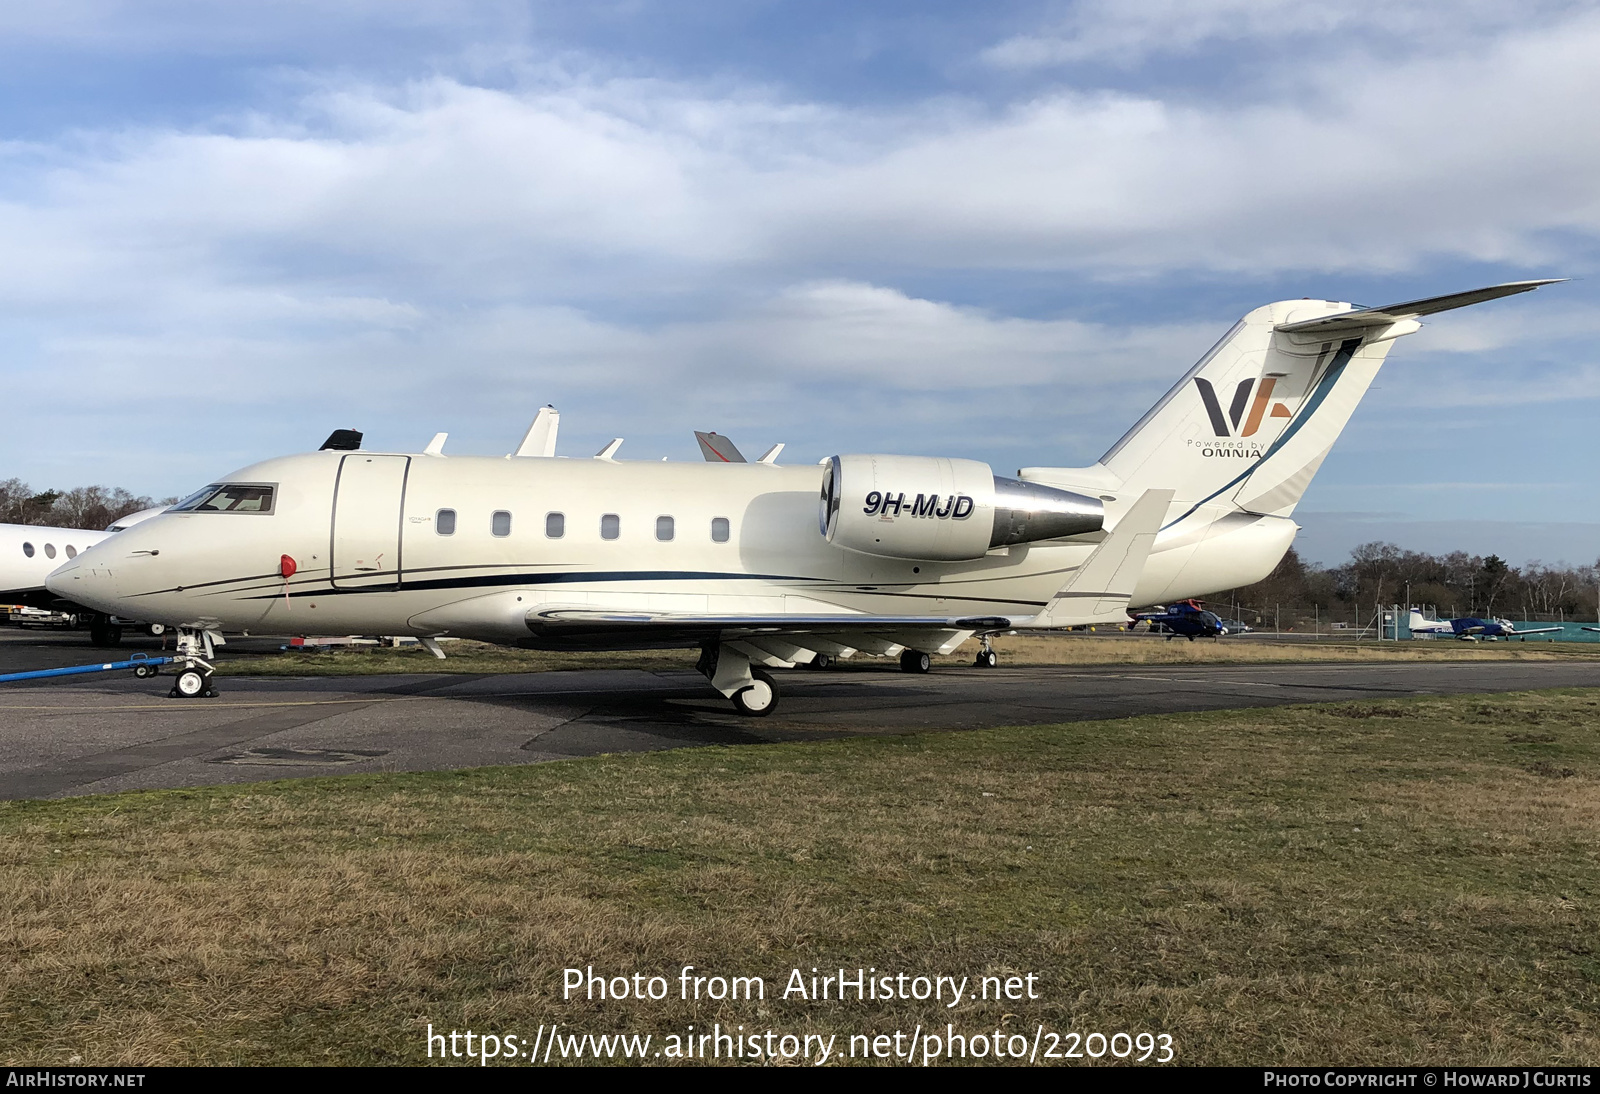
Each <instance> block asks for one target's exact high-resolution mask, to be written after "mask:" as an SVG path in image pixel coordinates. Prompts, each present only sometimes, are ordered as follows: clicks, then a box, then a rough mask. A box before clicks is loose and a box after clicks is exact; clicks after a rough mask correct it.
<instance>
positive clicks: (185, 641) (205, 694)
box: [167, 627, 222, 699]
mask: <svg viewBox="0 0 1600 1094" xmlns="http://www.w3.org/2000/svg"><path fill="white" fill-rule="evenodd" d="M213 633H214V632H212V631H206V630H198V629H196V628H194V627H179V628H178V648H177V658H176V659H177V660H181V661H182V662H183V668H181V669H179V670H178V675H177V678H176V679H175V680H173V682H172V690H171V691H169V692H168V693H167V696H168V697H169V698H172V699H215V698H216V697H217V689H216V688H214V687H212V686H211V676H212V674H213V673H215V672H216V666H214V665H213V664H212V663H211V659H212V658H214V657H215V656H216V653H215V651H214V650H213V649H212V638H213ZM215 638H216V640H217V641H218V642H220V641H221V640H222V635H220V634H216V635H215Z"/></svg>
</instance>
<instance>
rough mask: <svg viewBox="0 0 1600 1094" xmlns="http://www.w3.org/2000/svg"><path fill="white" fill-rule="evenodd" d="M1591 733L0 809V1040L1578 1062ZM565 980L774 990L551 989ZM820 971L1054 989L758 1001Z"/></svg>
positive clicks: (411, 1054) (742, 768) (1094, 726)
mask: <svg viewBox="0 0 1600 1094" xmlns="http://www.w3.org/2000/svg"><path fill="white" fill-rule="evenodd" d="M1597 726H1600V690H1568V691H1556V692H1539V693H1525V694H1515V695H1496V696H1492V697H1462V698H1448V699H1445V698H1428V699H1418V700H1403V701H1394V702H1380V703H1362V704H1354V705H1352V704H1342V705H1330V706H1314V707H1299V708H1275V709H1271V710H1253V711H1244V712H1220V713H1209V714H1195V715H1175V716H1164V717H1148V718H1136V719H1129V720H1121V721H1107V722H1089V723H1077V724H1072V725H1066V726H1045V727H1033V728H1026V729H1000V730H986V731H979V732H969V733H946V734H935V735H925V736H908V737H878V738H859V739H850V740H838V741H828V742H820V743H812V744H800V745H767V746H752V747H727V748H701V749H693V750H684V751H677V752H667V753H656V754H648V755H626V756H603V757H598V758H594V759H584V760H573V761H570V762H564V763H556V764H544V765H537V766H527V767H517V768H495V769H484V770H478V771H465V772H455V773H434V774H418V775H386V776H352V777H346V778H339V779H327V780H309V779H308V780H297V781H290V782H282V783H273V784H260V783H257V784H251V785H248V786H240V787H235V788H211V789H201V790H186V791H166V792H154V793H133V794H122V795H116V796H108V797H101V798H76V799H70V800H65V801H56V802H9V803H0V942H3V945H4V953H5V954H6V960H5V961H4V962H3V963H0V1058H3V1059H4V1060H5V1062H6V1063H8V1064H27V1065H41V1064H60V1063H66V1062H68V1061H69V1060H72V1059H73V1058H74V1057H76V1058H79V1059H81V1060H82V1062H84V1063H88V1064H112V1063H127V1064H133V1063H143V1064H150V1063H191V1062H205V1063H266V1062H274V1063H353V1064H354V1063H413V1062H421V1061H423V1060H424V1053H425V1044H424V1033H425V1031H426V1029H427V1027H428V1026H429V1024H430V1023H431V1025H432V1026H433V1027H434V1028H435V1030H439V1029H441V1028H443V1029H447V1030H448V1029H451V1028H454V1029H458V1030H466V1029H468V1028H471V1029H473V1030H476V1031H478V1032H485V1031H487V1032H494V1033H497V1034H507V1033H513V1034H516V1035H518V1036H520V1037H527V1038H532V1037H533V1036H534V1034H535V1031H536V1029H537V1028H538V1027H539V1026H540V1024H541V1023H550V1022H559V1023H561V1024H562V1028H563V1031H566V1032H578V1031H588V1032H596V1033H604V1032H613V1031H627V1032H636V1033H641V1034H642V1033H652V1034H654V1035H655V1036H656V1038H657V1040H656V1041H655V1042H653V1043H654V1044H656V1045H660V1044H661V1041H660V1038H661V1037H662V1036H663V1035H665V1034H668V1033H679V1034H681V1033H683V1032H684V1031H685V1030H686V1028H687V1026H688V1025H690V1024H691V1023H692V1024H693V1025H694V1026H695V1027H696V1030H697V1031H708V1027H710V1026H711V1025H712V1024H713V1023H721V1024H722V1025H723V1026H724V1027H726V1026H729V1025H733V1026H737V1025H741V1024H742V1025H744V1026H746V1028H747V1029H753V1030H758V1031H759V1030H765V1029H767V1028H772V1029H774V1030H777V1031H780V1032H788V1033H793V1034H804V1033H815V1034H827V1033H833V1034H837V1035H839V1037H840V1040H839V1041H838V1042H837V1045H838V1051H839V1052H844V1051H845V1046H846V1045H847V1040H846V1039H847V1038H848V1036H849V1035H851V1034H862V1033H883V1032H888V1033H891V1034H892V1033H893V1032H894V1031H895V1030H897V1029H900V1030H904V1031H906V1033H908V1034H909V1033H910V1031H911V1030H912V1028H913V1026H915V1025H918V1024H921V1026H922V1027H923V1028H924V1029H928V1028H930V1027H931V1028H938V1029H940V1030H943V1028H944V1027H945V1025H946V1024H947V1023H952V1024H954V1025H955V1026H956V1027H957V1030H958V1031H962V1030H965V1031H967V1032H969V1033H971V1032H978V1031H984V1030H993V1029H997V1028H1002V1027H1003V1029H1004V1031H1005V1032H1006V1033H1007V1034H1011V1033H1022V1034H1029V1035H1031V1034H1032V1033H1033V1031H1034V1030H1035V1029H1036V1028H1037V1027H1038V1026H1040V1025H1041V1024H1042V1025H1043V1026H1045V1027H1046V1028H1048V1029H1052V1030H1055V1031H1059V1032H1068V1031H1077V1032H1080V1033H1087V1032H1090V1031H1101V1032H1104V1033H1108V1034H1109V1033H1112V1032H1115V1031H1127V1032H1129V1033H1137V1032H1141V1031H1151V1032H1155V1033H1167V1034H1170V1035H1171V1036H1172V1038H1173V1040H1174V1043H1175V1047H1176V1052H1177V1060H1178V1061H1179V1062H1186V1063H1212V1064H1225V1063H1256V1064H1264V1063H1275V1064H1334V1063H1366V1064H1380V1063H1387V1064H1399V1063H1435V1064H1438V1063H1459V1064H1468V1063H1476V1064H1557V1063H1565V1064H1591V1065H1592V1064H1594V1063H1595V1062H1596V1060H1597V1059H1600V836H1597V833H1600V734H1597ZM591 964H592V965H594V966H595V967H596V970H597V971H604V972H605V973H607V974H609V975H630V974H632V973H635V972H639V973H644V974H645V975H647V976H649V975H661V976H663V977H665V978H667V979H668V980H669V981H670V982H671V984H672V989H673V993H674V995H675V994H676V991H677V985H678V981H677V975H678V970H679V968H680V967H681V966H682V965H684V964H693V965H695V966H697V967H698V969H699V970H700V971H701V973H702V974H703V975H712V974H715V973H721V974H723V975H725V976H726V975H733V974H738V975H745V976H752V975H754V976H761V977H763V978H765V980H766V983H767V986H768V998H767V1000H766V1001H765V1002H749V1003H746V1002H738V1003H732V1002H722V1003H715V1002H708V1001H701V1002H698V1003H696V1002H682V1001H679V1000H677V999H675V998H669V999H667V1000H665V1001H662V1002H644V1003H639V1002H631V1001H630V1002H618V1001H608V1002H605V1003H600V1002H587V1001H581V1000H574V1001H563V1000H562V998H561V985H562V975H563V973H562V970H563V969H564V968H566V967H569V966H587V965H591ZM841 965H842V966H845V967H847V968H852V969H853V968H856V967H858V966H871V967H876V968H877V969H878V970H879V971H880V972H890V973H898V972H906V973H909V974H913V975H916V974H927V975H934V974H954V975H956V976H958V977H959V976H968V977H972V978H973V984H974V986H975V985H976V983H977V980H976V978H977V977H979V976H982V975H986V974H987V975H996V976H1002V975H1004V976H1010V975H1016V976H1022V975H1025V974H1028V973H1033V974H1036V975H1037V976H1038V977H1039V980H1038V981H1037V984H1038V987H1039V990H1040V992H1041V994H1042V998H1040V999H1038V1000H1035V1001H1022V1002H1004V1003H996V1002H982V1001H980V1002H963V1003H962V1004H960V1005H959V1006H957V1007H956V1008H954V1009H946V1008H944V1007H942V1006H940V1005H938V1004H935V1003H932V1002H927V1003H917V1002H891V1003H882V1002H879V1003H873V1002H867V1003H854V1002H850V1003H844V1004H841V1003H838V1002H836V1001H828V1002H808V1001H800V1000H798V999H791V1000H788V1001H783V1000H780V999H777V998H775V996H776V995H777V994H779V993H780V992H781V988H782V986H783V985H784V983H785V981H786V979H787V977H788V975H789V973H790V970H791V969H794V968H800V969H801V970H802V971H803V972H804V973H806V974H809V970H810V969H811V968H812V967H813V966H815V967H817V968H820V969H830V968H837V967H839V966H841ZM554 1059H555V1060H559V1059H560V1056H559V1054H557V1055H556V1056H555V1057H554Z"/></svg>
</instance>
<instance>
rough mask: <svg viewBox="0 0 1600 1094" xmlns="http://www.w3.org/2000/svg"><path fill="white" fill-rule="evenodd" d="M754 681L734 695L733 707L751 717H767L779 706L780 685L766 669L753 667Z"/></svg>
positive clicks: (751, 673) (751, 672) (751, 671)
mask: <svg viewBox="0 0 1600 1094" xmlns="http://www.w3.org/2000/svg"><path fill="white" fill-rule="evenodd" d="M750 675H751V677H752V678H753V680H754V682H753V683H751V685H750V686H749V687H747V688H745V689H744V690H743V691H740V692H737V693H735V694H734V696H733V709H734V710H737V711H738V712H739V713H740V714H743V715H745V716H747V717H750V718H765V717H766V716H767V715H769V714H771V713H772V712H773V711H774V710H776V709H777V708H778V685H777V684H776V683H775V682H774V681H773V679H772V677H771V676H769V675H768V674H767V673H766V672H765V671H763V670H761V669H751V670H750Z"/></svg>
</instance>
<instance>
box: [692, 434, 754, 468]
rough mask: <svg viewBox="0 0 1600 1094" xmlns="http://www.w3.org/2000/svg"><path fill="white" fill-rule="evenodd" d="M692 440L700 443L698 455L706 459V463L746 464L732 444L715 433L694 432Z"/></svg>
mask: <svg viewBox="0 0 1600 1094" xmlns="http://www.w3.org/2000/svg"><path fill="white" fill-rule="evenodd" d="M694 439H695V440H697V441H699V442H700V454H701V455H702V456H704V457H705V458H706V462H707V463H747V462H749V461H747V460H746V459H745V458H744V455H743V454H742V453H741V452H740V451H739V450H738V449H737V448H735V447H734V446H733V442H732V441H730V440H728V438H726V437H724V436H721V435H720V434H718V433H716V432H715V431H713V432H711V433H702V432H700V431H699V430H698V429H697V430H695V431H694Z"/></svg>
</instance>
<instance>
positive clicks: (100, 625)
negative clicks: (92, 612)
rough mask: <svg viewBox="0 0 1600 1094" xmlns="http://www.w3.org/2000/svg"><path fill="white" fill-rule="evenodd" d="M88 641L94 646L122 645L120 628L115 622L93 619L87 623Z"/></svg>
mask: <svg viewBox="0 0 1600 1094" xmlns="http://www.w3.org/2000/svg"><path fill="white" fill-rule="evenodd" d="M89 641H90V643H91V644H93V645H96V646H101V647H104V646H120V645H122V628H121V627H119V626H117V625H116V624H115V623H111V622H102V621H100V620H98V619H97V620H95V621H94V622H93V623H90V624H89Z"/></svg>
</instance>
